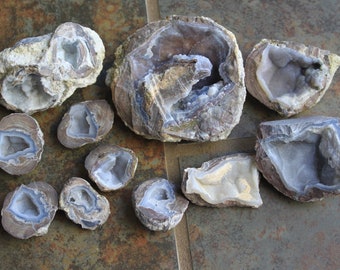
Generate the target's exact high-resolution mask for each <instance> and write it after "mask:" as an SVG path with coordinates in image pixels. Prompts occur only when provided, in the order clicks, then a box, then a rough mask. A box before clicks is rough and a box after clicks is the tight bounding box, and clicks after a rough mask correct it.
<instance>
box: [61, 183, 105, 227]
mask: <svg viewBox="0 0 340 270" xmlns="http://www.w3.org/2000/svg"><path fill="white" fill-rule="evenodd" d="M59 206H60V209H62V210H64V211H65V212H66V214H67V216H68V218H69V219H70V220H72V221H73V222H74V223H76V224H79V225H80V226H81V227H82V228H83V229H89V230H95V229H97V228H98V227H99V226H101V225H103V224H104V223H105V222H106V221H107V219H108V217H109V215H110V204H109V201H108V200H107V199H106V198H105V197H104V196H102V195H100V194H99V193H98V192H97V191H95V190H94V189H93V188H92V187H91V185H90V184H89V183H88V182H87V181H86V180H85V179H82V178H79V177H72V178H70V179H69V180H68V181H67V182H66V183H65V185H64V187H63V189H62V191H61V193H60V196H59Z"/></svg>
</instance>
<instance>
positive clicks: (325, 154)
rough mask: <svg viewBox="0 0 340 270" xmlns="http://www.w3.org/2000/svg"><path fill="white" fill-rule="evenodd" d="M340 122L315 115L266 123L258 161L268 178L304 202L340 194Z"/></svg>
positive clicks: (261, 129)
mask: <svg viewBox="0 0 340 270" xmlns="http://www.w3.org/2000/svg"><path fill="white" fill-rule="evenodd" d="M339 153H340V119H339V118H334V117H325V116H312V117H304V118H296V119H287V120H277V121H269V122H263V123H261V124H260V126H259V131H258V138H257V142H256V162H257V166H258V169H259V170H260V171H261V172H262V174H263V176H264V178H266V179H267V180H268V182H269V183H271V184H272V185H273V186H274V187H275V188H276V189H277V190H278V191H280V192H281V193H283V194H284V195H286V196H288V197H290V198H292V199H294V200H297V201H301V202H308V201H316V200H321V199H322V198H323V197H325V196H327V195H332V194H333V195H334V194H340V156H339Z"/></svg>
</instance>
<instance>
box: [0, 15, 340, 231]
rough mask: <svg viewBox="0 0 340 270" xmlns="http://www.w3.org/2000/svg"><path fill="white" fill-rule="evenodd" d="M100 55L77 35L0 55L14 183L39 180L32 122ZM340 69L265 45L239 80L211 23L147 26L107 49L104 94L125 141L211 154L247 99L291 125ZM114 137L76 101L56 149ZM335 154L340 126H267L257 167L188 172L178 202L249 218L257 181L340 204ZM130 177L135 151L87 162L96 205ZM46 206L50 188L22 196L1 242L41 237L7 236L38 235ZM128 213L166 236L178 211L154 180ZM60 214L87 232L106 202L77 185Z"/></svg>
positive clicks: (0, 127)
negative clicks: (243, 212) (244, 209)
mask: <svg viewBox="0 0 340 270" xmlns="http://www.w3.org/2000/svg"><path fill="white" fill-rule="evenodd" d="M104 55H105V49H104V45H103V44H102V41H101V39H100V37H99V36H98V35H97V34H96V33H95V32H94V31H93V30H91V29H89V28H86V27H82V26H80V25H78V24H75V23H65V24H62V25H61V26H59V27H58V28H57V29H56V30H55V32H54V33H52V34H47V35H44V36H40V37H36V38H27V39H24V40H22V41H20V42H18V43H17V44H16V45H15V46H14V47H12V48H9V49H6V50H4V51H2V52H0V80H1V88H0V95H1V99H0V102H1V104H3V105H4V106H5V107H6V108H8V109H9V110H14V111H17V112H20V113H14V114H11V115H9V116H7V117H5V118H3V119H2V120H1V121H0V131H1V132H0V140H1V145H0V166H1V168H3V169H4V170H5V171H6V172H8V173H12V174H23V173H27V172H28V171H30V170H32V169H33V168H34V167H35V166H36V164H37V163H38V162H39V161H40V158H41V153H42V149H43V144H44V140H43V134H42V132H41V130H40V128H39V125H38V123H37V122H36V121H35V120H34V118H32V117H31V116H28V114H33V113H35V112H38V111H43V110H46V109H48V108H51V107H54V106H57V105H60V104H61V103H62V102H63V101H65V99H66V98H68V97H69V96H70V95H72V93H73V92H74V91H75V90H76V89H77V88H79V87H84V86H87V85H90V84H93V83H94V82H95V80H96V78H97V76H98V75H99V73H100V72H101V69H102V62H103V59H104ZM339 65H340V57H339V56H337V55H335V54H332V53H330V52H329V51H326V50H321V49H319V48H316V47H312V46H305V45H303V44H298V43H294V42H288V41H278V40H267V39H264V40H262V41H260V42H259V43H258V44H256V45H255V46H254V49H253V51H252V52H251V53H250V54H249V55H248V57H247V59H246V61H245V67H244V66H243V57H242V53H241V51H240V50H239V47H238V44H237V41H236V38H235V36H234V34H233V33H232V32H231V31H229V30H227V29H226V28H224V27H223V26H221V25H219V24H217V23H216V22H214V21H213V20H211V19H209V18H205V17H182V16H172V17H170V18H168V19H167V20H161V21H157V22H153V23H149V24H147V25H146V26H145V27H143V28H141V29H139V30H138V31H137V32H136V33H135V34H133V35H132V36H130V37H129V38H128V39H127V41H126V42H125V43H123V44H122V45H121V46H120V47H119V48H117V51H116V59H115V65H114V67H112V68H111V69H110V70H109V71H108V73H107V77H106V83H107V84H108V85H109V86H110V87H111V90H112V100H113V103H114V105H115V107H116V109H117V112H118V114H119V116H120V117H121V119H122V120H123V122H124V123H125V124H126V125H127V126H128V127H129V128H130V129H131V130H133V131H134V132H135V133H137V134H139V135H142V136H144V137H145V138H148V139H157V140H161V141H167V142H177V141H181V140H189V141H199V142H204V141H217V140H223V139H226V138H227V137H228V136H229V134H230V132H231V131H232V129H233V128H234V127H235V126H236V125H237V124H238V123H239V120H240V117H241V114H242V110H243V104H244V102H245V97H246V89H247V90H248V92H249V93H250V94H251V95H253V96H254V97H255V98H256V99H258V100H259V101H260V102H262V103H263V104H264V105H266V106H267V107H268V108H270V109H272V110H275V111H277V112H278V113H279V114H281V115H283V116H285V117H290V116H293V115H296V114H298V113H300V112H302V111H304V110H306V109H308V108H310V107H312V106H314V105H315V104H316V103H317V102H319V101H320V99H321V98H322V96H323V95H324V94H325V92H326V91H327V89H328V88H329V86H330V84H331V81H332V78H333V76H334V74H335V72H336V70H337V68H338V67H339ZM13 118H15V119H16V120H9V119H13ZM112 124H113V112H112V110H111V108H110V105H109V104H108V103H107V102H106V101H105V100H96V101H84V102H81V103H78V104H74V105H73V106H72V107H71V108H70V109H69V111H68V112H67V113H66V114H65V115H64V117H63V119H62V121H61V122H60V124H59V127H58V134H57V136H58V139H59V141H60V142H61V143H62V144H63V145H64V146H65V147H68V148H78V147H81V146H82V145H85V144H87V143H92V142H97V141H99V140H101V139H102V138H103V137H104V136H105V135H106V134H107V133H108V132H109V131H110V129H111V127H112ZM27 129H29V131H27ZM339 142H340V129H339V119H337V118H331V117H323V116H315V117H311V118H296V119H287V120H278V121H271V122H264V123H261V124H260V126H259V131H258V138H257V142H256V147H255V149H256V156H255V157H254V156H252V155H249V154H241V153H240V154H234V155H227V156H223V157H219V158H216V159H213V160H210V161H207V162H205V163H203V164H202V167H201V168H187V169H185V171H184V175H183V181H182V186H181V188H182V192H183V193H184V195H185V196H186V197H187V198H188V199H189V200H190V201H191V202H193V203H195V204H198V205H202V206H214V207H224V206H234V205H238V206H250V207H255V208H257V207H259V206H260V205H261V204H262V200H261V197H260V194H259V174H258V170H260V171H261V173H262V175H263V176H264V177H265V178H266V179H267V180H268V181H269V182H270V183H271V184H273V186H274V187H275V188H276V189H277V190H279V191H280V192H282V193H283V194H284V195H286V196H288V197H290V198H292V199H295V200H298V201H314V200H319V199H322V198H323V197H324V196H326V195H329V194H339V193H340V180H339V179H340V158H339V157H338V154H337V153H338V151H339V150H340V143H339ZM292 153H293V154H292ZM136 166H137V158H136V156H135V155H134V153H133V152H132V151H131V150H129V149H124V148H121V147H118V146H108V145H106V146H105V145H104V146H100V147H98V148H96V149H94V150H93V151H92V152H91V153H90V154H89V155H88V156H87V158H86V161H85V167H86V169H87V170H88V172H89V177H90V178H91V179H92V180H93V181H94V182H95V183H96V184H97V186H98V188H99V189H100V190H101V191H110V190H115V189H118V188H122V187H124V186H125V185H126V184H127V183H128V181H129V180H130V179H131V178H133V174H134V171H135V169H136ZM18 168H22V171H21V173H18V172H20V170H18ZM338 172H339V173H338ZM56 196H57V195H56V192H55V191H53V188H52V187H50V186H49V185H48V184H46V183H41V182H38V183H32V184H30V185H27V186H25V185H22V186H20V187H19V188H18V189H17V190H16V191H14V192H12V193H10V194H9V195H8V196H7V197H6V199H5V203H4V207H3V210H2V216H3V219H2V220H3V226H4V228H5V229H6V230H7V231H9V232H10V233H11V234H13V235H15V233H13V232H11V229H14V228H16V226H17V225H18V224H17V221H18V220H19V221H24V223H27V220H28V219H30V218H31V221H32V222H33V223H32V224H41V226H38V225H37V226H35V225H34V226H33V225H32V224H30V226H29V227H30V228H27V229H23V230H22V231H21V232H20V234H18V235H16V236H17V237H19V238H28V237H30V236H32V235H41V234H44V233H46V232H47V228H48V226H49V224H50V222H51V221H52V219H53V217H54V215H55V212H56V210H57V209H58V201H57V199H56ZM132 201H133V206H134V209H135V212H136V215H137V216H138V218H139V219H140V221H141V222H142V223H143V224H144V225H145V226H146V227H148V228H149V229H151V230H163V231H164V230H168V229H171V228H173V227H174V226H176V225H177V224H178V222H179V221H180V220H181V217H182V215H183V213H184V212H185V210H186V209H187V207H188V201H187V200H186V199H185V198H184V197H182V196H181V195H180V194H179V193H178V192H177V191H176V188H175V187H174V186H173V185H172V184H171V183H170V182H169V181H168V180H166V179H162V178H155V179H150V180H149V181H146V182H144V183H142V184H140V185H138V186H137V187H136V188H135V189H134V191H133V195H132ZM59 207H60V208H61V209H63V210H64V211H65V212H66V213H67V215H68V217H69V218H70V219H72V220H73V221H74V222H76V223H79V224H80V225H81V226H82V227H83V228H87V229H95V228H97V227H98V226H100V225H102V224H103V223H104V222H105V221H106V220H107V218H108V215H109V213H110V209H109V203H108V201H107V200H106V199H105V197H104V196H102V195H100V194H98V193H97V192H96V191H95V190H94V189H93V188H92V187H91V186H90V184H89V183H88V182H87V181H86V180H84V179H80V178H76V177H74V178H71V179H70V180H69V181H68V182H67V183H66V184H65V186H64V189H63V190H62V192H61V194H60V196H59ZM101 210H103V211H102V212H101ZM4 219H5V222H4ZM18 226H19V225H18Z"/></svg>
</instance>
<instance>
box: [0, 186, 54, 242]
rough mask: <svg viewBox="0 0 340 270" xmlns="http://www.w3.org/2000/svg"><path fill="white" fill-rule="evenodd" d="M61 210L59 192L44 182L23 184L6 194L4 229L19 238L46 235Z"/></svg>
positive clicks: (3, 217) (2, 214)
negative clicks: (56, 214) (59, 209)
mask: <svg viewBox="0 0 340 270" xmlns="http://www.w3.org/2000/svg"><path fill="white" fill-rule="evenodd" d="M57 210H58V194H57V192H56V191H55V189H54V188H53V187H52V186H51V185H49V184H47V183H45V182H33V183H30V184H28V185H21V186H19V187H17V188H16V189H15V190H14V191H12V192H10V193H8V194H7V196H6V197H5V201H4V204H3V208H2V210H1V216H2V219H1V223H2V226H3V228H4V229H5V231H7V232H8V233H9V234H11V235H12V236H14V237H16V238H20V239H27V238H30V237H32V236H40V235H44V234H46V233H47V232H48V228H49V226H50V224H51V222H52V221H53V219H54V216H55V213H56V211H57Z"/></svg>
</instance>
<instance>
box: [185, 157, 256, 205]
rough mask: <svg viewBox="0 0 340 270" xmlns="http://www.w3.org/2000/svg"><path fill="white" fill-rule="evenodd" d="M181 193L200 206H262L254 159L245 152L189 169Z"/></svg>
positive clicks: (186, 171) (215, 159) (186, 170)
mask: <svg viewBox="0 0 340 270" xmlns="http://www.w3.org/2000/svg"><path fill="white" fill-rule="evenodd" d="M182 191H183V193H184V195H185V197H187V198H188V199H189V200H190V201H191V202H192V203H194V204H197V205H200V206H212V207H227V206H250V207H253V208H258V207H259V206H261V205H262V199H261V196H260V190H259V173H258V170H257V168H256V162H255V158H254V156H252V155H250V154H245V153H240V154H232V155H227V156H222V157H218V158H214V159H212V160H209V161H206V162H204V163H203V164H202V166H201V167H200V168H186V169H185V170H184V174H183V181H182Z"/></svg>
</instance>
